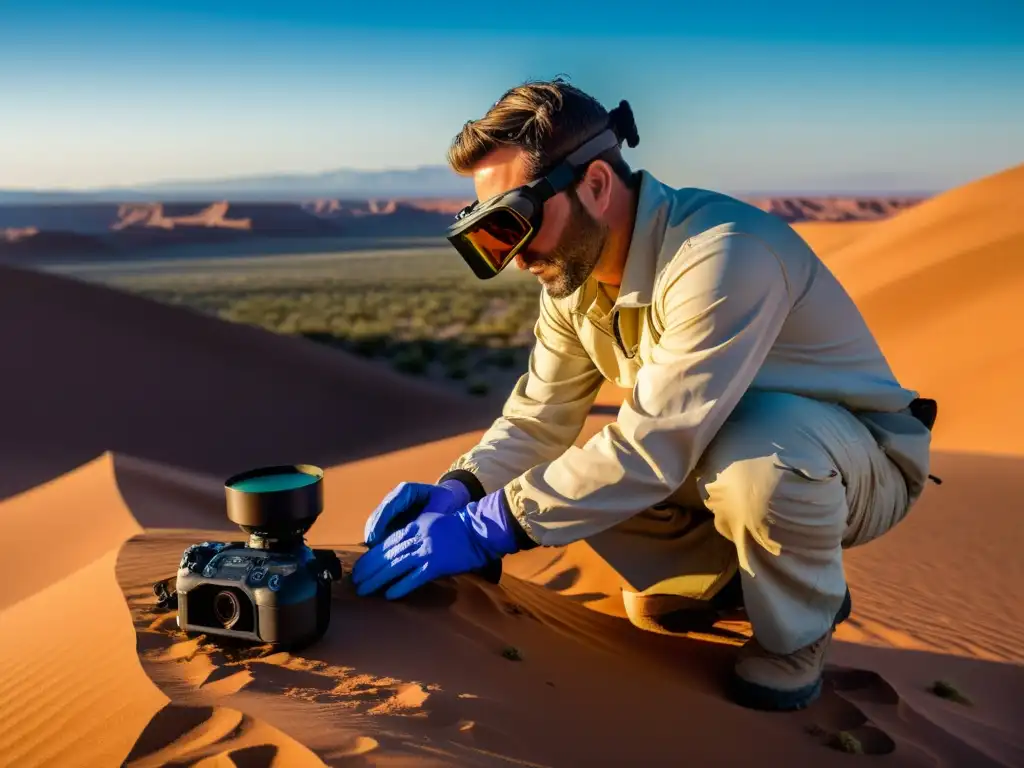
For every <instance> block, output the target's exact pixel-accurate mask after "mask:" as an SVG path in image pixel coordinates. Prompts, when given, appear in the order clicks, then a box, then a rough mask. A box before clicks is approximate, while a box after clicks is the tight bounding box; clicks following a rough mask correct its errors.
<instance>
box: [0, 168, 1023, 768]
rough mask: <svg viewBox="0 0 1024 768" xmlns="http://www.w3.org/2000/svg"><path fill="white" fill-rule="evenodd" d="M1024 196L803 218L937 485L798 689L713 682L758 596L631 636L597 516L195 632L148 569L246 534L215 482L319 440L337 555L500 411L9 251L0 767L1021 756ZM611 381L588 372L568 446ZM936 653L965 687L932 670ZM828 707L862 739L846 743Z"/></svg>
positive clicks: (968, 194)
mask: <svg viewBox="0 0 1024 768" xmlns="http://www.w3.org/2000/svg"><path fill="white" fill-rule="evenodd" d="M1022 192H1024V176H1022V175H1021V174H1020V173H1019V172H1013V173H1008V174H1001V175H997V176H995V177H990V178H989V179H982V180H979V181H978V182H977V183H976V184H974V185H970V186H969V188H968V187H965V188H964V189H963V190H957V191H954V192H951V193H948V196H947V197H942V198H936V199H935V200H933V201H929V202H927V203H922V204H921V205H920V206H918V207H915V208H914V209H911V210H908V211H904V212H902V213H899V214H898V215H897V216H895V217H893V218H891V219H888V220H883V221H878V222H872V223H869V224H863V225H862V224H855V225H851V224H832V225H829V226H834V227H840V228H845V227H851V226H856V227H857V229H856V231H853V230H850V231H840V230H825V229H823V228H822V227H823V226H824V225H821V226H820V227H819V226H815V227H812V228H810V229H808V230H802V231H804V234H805V237H807V238H808V240H809V241H810V242H812V244H814V241H815V239H816V238H821V240H820V243H819V246H817V247H818V249H819V251H820V252H821V253H822V254H823V257H824V259H825V261H826V263H827V264H828V265H829V267H830V268H832V269H834V270H835V271H836V273H837V274H838V275H839V276H840V279H841V280H843V282H844V283H846V284H848V285H850V290H851V293H852V294H853V295H854V297H855V299H856V300H857V301H858V303H860V304H861V306H863V307H865V313H866V315H867V316H868V320H869V322H870V323H871V324H872V325H873V327H874V328H875V330H876V332H877V333H878V335H879V338H880V342H881V344H882V346H883V349H884V350H885V352H886V354H887V356H888V357H889V358H890V360H891V362H892V363H893V365H894V367H895V368H896V370H897V372H898V374H899V375H900V376H901V378H902V379H903V380H904V381H905V382H906V383H907V384H908V386H913V387H919V388H920V389H921V390H922V392H923V394H926V395H928V396H936V397H938V399H939V402H940V414H939V423H938V425H937V432H936V441H937V445H938V447H937V450H936V453H935V463H934V467H933V470H934V472H935V473H936V474H937V475H939V476H941V477H943V479H944V483H943V484H942V485H941V486H929V487H928V489H926V491H925V494H924V497H923V498H922V500H921V502H920V503H919V505H918V506H917V507H915V509H914V511H913V512H912V513H911V514H910V515H909V516H908V518H907V519H906V520H905V521H904V522H903V523H901V524H900V526H899V527H898V528H897V529H896V530H895V531H893V532H892V533H891V534H890V535H889V536H886V537H884V538H883V539H881V540H880V541H878V542H875V543H873V544H871V545H869V546H867V547H864V548H860V549H856V550H852V551H850V552H848V553H847V560H846V562H847V572H848V577H849V580H850V585H851V591H852V594H853V604H854V609H853V615H852V616H851V618H850V620H849V621H848V622H847V623H846V624H844V625H843V626H842V627H841V628H840V630H839V632H838V633H837V642H836V643H834V649H833V652H832V654H831V656H830V659H829V664H828V667H827V669H826V687H825V691H824V693H823V696H822V698H821V699H820V701H819V702H817V703H816V704H815V705H814V706H812V707H811V708H809V709H808V710H806V711H804V712H798V713H789V714H784V715H766V714H763V713H758V712H752V711H749V710H744V709H742V708H739V707H737V706H735V705H733V704H731V703H730V702H729V701H727V700H726V698H725V697H724V695H723V690H722V685H723V682H724V680H725V678H726V675H727V673H728V669H729V666H730V664H731V662H732V658H733V653H734V652H735V648H736V646H737V645H739V644H740V643H742V642H743V640H744V639H745V638H746V637H747V636H748V635H749V626H748V625H747V624H746V623H745V622H743V621H742V616H735V615H722V616H712V617H707V619H708V620H707V621H706V622H704V623H702V624H701V625H700V626H696V627H690V628H688V629H686V628H682V627H680V626H675V627H673V626H670V625H665V624H663V625H661V626H656V627H653V629H655V630H656V631H644V630H641V629H638V628H637V627H634V626H633V625H631V624H630V623H629V621H627V620H626V618H625V610H624V605H623V601H622V596H621V593H620V589H621V583H620V580H619V578H618V576H617V574H616V573H615V572H614V569H612V568H611V567H610V566H609V565H608V564H607V563H605V562H603V561H602V560H601V558H600V557H599V556H598V555H597V553H596V552H595V551H594V550H593V549H591V548H590V547H589V546H588V545H587V544H586V543H585V542H578V543H576V544H573V545H570V546H568V547H562V548H552V549H536V550H531V551H527V552H523V553H520V554H518V555H514V556H512V557H509V558H507V559H506V567H505V576H504V577H503V580H502V583H501V584H500V585H492V584H487V583H483V582H480V581H478V580H477V579H475V578H474V577H472V576H465V577H459V578H455V579H445V580H441V581H438V582H436V583H434V584H431V585H428V586H427V587H425V588H424V589H423V590H421V591H420V592H418V593H417V594H416V595H414V596H412V597H411V598H409V599H407V600H405V601H400V602H396V603H389V602H387V601H384V600H382V599H358V598H356V597H355V596H354V595H353V594H352V592H351V589H350V587H349V586H348V584H347V583H346V582H344V581H343V582H342V583H340V584H339V585H338V588H337V590H336V593H335V596H334V599H333V601H332V624H331V628H330V630H329V632H328V634H327V636H326V637H325V638H324V639H323V640H322V641H321V642H320V643H318V644H316V645H315V646H312V647H310V648H309V649H306V650H305V651H303V652H302V653H298V654H288V653H270V652H269V649H265V648H248V649H231V648H229V647H227V646H221V645H218V644H214V643H212V642H210V641H209V639H208V638H203V637H193V638H187V637H184V636H183V635H181V633H179V632H178V631H177V629H176V626H175V622H174V614H173V613H171V612H163V611H161V610H159V608H158V607H157V606H156V603H155V599H154V596H153V593H152V585H153V582H155V581H156V580H158V579H162V578H166V577H168V576H171V575H173V573H174V571H175V568H176V565H177V562H178V558H179V557H180V554H181V551H182V549H183V548H184V547H185V546H187V544H189V543H193V542H196V541H203V540H210V539H229V540H230V539H238V538H241V532H240V531H239V530H238V529H237V528H236V527H234V526H233V525H231V524H230V522H229V521H228V520H227V519H226V517H225V515H224V498H223V485H222V483H223V478H224V477H225V476H226V475H227V474H230V473H231V472H233V471H237V470H238V469H240V468H246V467H248V466H252V465H256V464H264V463H277V462H279V461H296V460H301V461H311V462H313V463H317V464H320V465H321V466H324V467H325V468H326V476H325V508H324V513H323V514H322V516H321V518H320V519H319V520H318V521H317V523H316V524H315V525H314V526H313V528H312V529H311V530H310V532H309V536H308V540H309V542H310V544H311V545H313V546H318V547H329V548H331V549H333V550H334V551H336V552H337V553H338V554H339V556H340V557H341V558H342V559H343V561H344V562H346V563H347V564H348V565H349V566H350V565H351V563H352V562H353V560H354V559H355V558H356V557H357V556H358V554H359V553H360V552H361V551H362V548H361V547H360V546H359V544H358V542H359V541H360V540H361V538H362V526H363V521H364V520H365V518H366V515H367V514H368V513H369V511H370V510H371V509H372V507H373V506H374V505H375V504H376V503H377V502H378V501H379V500H380V498H381V497H382V496H383V494H384V493H386V492H387V491H388V490H389V489H390V488H391V487H392V486H393V485H394V484H395V483H396V482H398V481H400V480H421V481H426V482H429V481H431V480H433V479H434V478H436V477H437V475H438V474H440V472H442V471H443V470H444V469H445V468H446V467H447V466H448V464H449V462H450V460H451V459H452V458H453V457H455V456H456V455H458V454H459V453H461V452H462V451H463V450H465V449H466V448H468V447H469V446H470V445H472V444H473V443H474V442H475V441H476V440H477V439H478V437H479V435H480V433H481V430H482V429H483V428H484V427H486V426H487V424H489V422H490V420H491V419H492V418H493V416H494V415H496V411H495V410H494V407H495V406H494V404H493V403H491V404H488V403H474V402H473V401H472V400H467V399H464V398H461V397H458V396H455V395H451V394H449V393H447V392H443V391H439V390H436V389H434V388H432V387H430V386H428V385H425V384H418V383H416V382H414V381H411V380H409V379H406V378H404V377H402V376H399V375H398V374H394V373H391V372H389V371H384V370H380V369H378V368H377V367H376V366H374V365H373V364H371V363H368V362H365V361H363V360H360V359H357V358H354V357H350V356H348V355H345V354H343V353H341V352H339V351H338V350H333V349H326V348H322V347H319V346H317V345H315V344H313V343H310V342H304V341H302V340H299V339H292V338H285V337H279V336H275V335H273V334H270V333H266V332H263V331H260V330H258V329H254V328H247V327H243V326H238V325H233V324H229V323H226V322H222V321H219V320H216V319H213V318H210V317H207V316H201V315H199V314H197V313H192V312H189V311H187V310H183V309H180V308H176V307H168V306H163V305H159V304H156V303H154V302H150V301H147V300H144V299H141V298H139V297H136V296H129V295H126V294H121V293H118V292H116V291H113V290H110V289H106V288H101V287H98V286H95V285H88V284H85V283H80V282H77V281H74V280H71V279H68V278H60V277H56V276H53V275H47V274H40V273H35V272H31V271H28V270H21V269H16V268H7V267H4V268H0V313H3V314H0V320H3V321H5V322H4V323H3V327H4V328H7V329H9V330H8V335H7V338H6V341H7V344H6V347H5V353H6V354H5V357H4V366H5V368H4V371H3V372H4V374H5V377H4V386H5V393H6V394H7V397H6V398H5V399H4V401H3V409H4V410H3V411H2V412H0V420H2V423H3V425H4V430H3V431H2V432H0V446H2V448H3V455H4V456H5V459H6V461H5V463H4V465H3V467H2V469H0V536H2V537H3V539H4V540H5V541H8V542H17V543H18V546H17V547H12V548H10V551H9V552H8V560H7V562H8V568H9V570H10V572H11V573H16V574H17V579H9V580H8V581H7V582H5V586H4V588H3V591H0V658H2V659H4V667H3V672H2V674H0V722H2V723H3V724H4V728H2V729H0V764H3V765H7V764H10V765H18V766H47V767H49V766H96V765H127V766H151V765H166V764H189V765H204V766H214V765H230V764H233V765H248V766H273V765H289V766H291V765H297V766H304V765H327V766H354V765H380V766H399V765H402V766H407V765H412V766H417V767H420V766H454V765H459V766H492V765H493V766H499V765H500V766H507V765H529V766H571V765H580V764H605V765H651V766H658V765H678V764H679V763H680V761H682V762H686V763H688V764H695V765H707V764H724V765H747V764H754V763H758V764H760V763H763V762H764V761H765V759H766V755H767V756H769V760H778V761H779V762H785V763H787V764H797V765H804V764H806V765H833V764H835V765H847V764H849V763H850V761H851V760H854V761H859V762H864V761H868V762H871V761H873V760H875V759H876V758H882V757H884V759H885V760H886V761H887V763H889V764H893V765H899V766H939V765H942V766H1016V765H1021V764H1024V735H1022V734H1021V732H1020V727H1019V725H1020V722H1021V701H1024V563H1022V561H1021V558H1020V557H1019V556H1018V555H1019V550H1020V547H1021V544H1022V529H1021V527H1020V524H1019V515H1018V514H1017V506H1018V505H1017V503H1016V499H1019V498H1020V497H1021V495H1022V493H1024V480H1022V479H1021V478H1022V477H1024V475H1022V474H1021V472H1020V469H1021V466H1022V462H1024V446H1022V445H1021V444H1020V442H1019V437H1018V434H1019V430H1017V429H1016V426H1017V424H1018V422H1017V421H1015V418H1016V417H1015V416H1014V414H1012V413H1006V412H1000V411H999V410H998V408H996V407H995V406H993V405H991V404H990V403H989V402H988V399H991V398H992V393H993V392H1006V393H1009V392H1010V391H1011V390H1012V384H1013V383H1015V382H1017V381H1020V371H1019V369H1018V368H1017V367H1016V366H1018V365H1019V364H1020V363H1019V361H1018V359H1017V358H1015V357H1014V356H1013V355H1012V354H1005V350H1007V349H1010V350H1011V351H1012V350H1014V349H1016V348H1015V347H1014V346H1013V344H1012V343H1010V342H1011V341H1012V329H1013V328H1015V327H1017V328H1019V327H1021V326H1020V324H1019V320H1020V314H1019V312H1020V310H1019V309H1018V305H1019V301H1015V300H1014V295H1015V292H1016V296H1019V295H1020V291H1021V290H1022V289H1024V273H1022V272H1020V271H1019V270H1017V269H1016V268H1015V267H1014V266H1013V264H1012V262H1013V259H1014V257H1015V255H1016V254H1017V253H1018V251H1017V249H1018V247H1019V240H1018V239H1017V238H1018V236H1019V232H1020V231H1022V230H1024V218H1016V219H1014V218H1013V216H1014V214H1015V212H1016V211H1017V210H1018V208H1017V207H1016V206H1017V202H1016V201H1019V200H1021V199H1024V195H1022V194H1021V193H1022ZM1013 195H1017V197H1012V196H1013ZM1008 196H1009V197H1012V199H1007V198H1008ZM950 200H952V201H953V202H950ZM328 208H329V206H328ZM324 212H325V213H328V212H329V211H324ZM958 212H959V213H958ZM167 215H172V216H173V215H177V214H176V213H175V212H173V211H172V212H170V213H169V214H167ZM904 217H911V218H910V219H909V221H910V223H909V224H908V223H907V219H906V218H904ZM972 222H973V224H972ZM972 226H977V227H978V228H979V229H980V230H984V232H979V233H977V234H975V235H972V234H971V227H972ZM941 227H945V228H946V229H945V230H943V231H944V234H945V236H944V237H939V236H935V235H934V234H933V230H934V229H935V228H941ZM1000 227H1001V228H1000ZM915 233H916V234H915ZM918 243H921V245H920V246H918V245H917V244H918ZM915 248H916V249H917V250H915ZM904 257H905V258H906V262H905V263H904V262H903V261H902V259H903V258H904ZM979 265H981V266H983V267H984V268H983V269H977V267H978V266H979ZM868 269H870V270H872V272H871V273H870V274H868V273H867V272H868ZM911 279H912V281H913V285H916V286H920V287H921V288H920V290H921V294H920V295H919V296H915V295H914V294H912V293H910V292H908V291H907V290H906V281H907V280H911ZM901 281H902V282H901ZM963 286H970V289H971V290H970V291H964V290H962V288H963ZM900 308H902V313H901V311H900ZM1014 323H1016V325H1014ZM982 329H987V330H988V333H987V334H983V333H979V331H980V330H982ZM956 333H962V334H964V335H963V336H962V337H957V336H956V335H955V334H956ZM1007 336H1009V337H1011V338H1010V339H1009V340H1008V339H1007V338H1006V337H1007ZM951 347H952V349H950V348H951ZM943 353H946V354H943ZM1018 357H1019V356H1018ZM985 361H988V365H987V367H981V366H982V363H983V362H985ZM958 365H959V368H957V366H958ZM972 365H977V366H979V367H978V368H976V369H972V368H971V367H970V366H972ZM971 373H976V374H977V375H976V376H975V377H973V378H972V376H971V375H970V374H971ZM1000 387H1002V388H1003V389H1000ZM620 399H621V393H619V392H616V391H615V389H614V388H613V387H607V388H605V390H603V391H602V393H601V396H600V397H599V398H598V403H597V407H596V408H595V410H594V413H593V415H592V416H591V417H590V418H589V419H588V422H587V424H586V426H585V428H584V430H583V432H582V433H581V435H580V436H579V438H578V441H577V442H578V443H580V442H582V441H584V440H586V439H587V438H588V437H589V436H590V435H592V434H593V433H594V432H596V431H597V430H598V429H600V428H601V426H602V425H603V424H606V423H608V421H609V420H610V419H612V418H614V411H615V404H616V403H617V402H619V400H620ZM268 404H270V405H268ZM1000 426H1002V428H1003V429H1002V430H1000V429H999V427H1000ZM993 446H994V448H993ZM985 448H989V449H990V450H989V451H988V453H985V452H984V451H983V449H985ZM993 452H998V453H1001V454H1003V455H1001V456H998V457H996V456H992V455H990V454H991V453H993ZM940 679H941V680H948V681H949V682H950V683H951V684H952V685H953V687H955V688H956V689H957V690H958V691H960V692H961V693H962V694H964V695H965V696H967V697H968V699H969V701H968V703H958V702H956V701H950V700H946V699H943V698H940V697H938V696H936V695H935V694H933V693H931V692H930V690H929V689H930V687H931V686H932V685H933V684H934V683H935V681H936V680H940ZM840 733H843V734H845V736H844V738H848V739H849V738H852V739H853V740H855V741H856V743H857V744H858V745H859V747H860V750H861V751H862V752H863V754H862V755H859V756H858V755H847V754H843V753H842V752H841V751H839V750H837V749H836V739H837V738H838V734H840ZM734 734H735V735H739V737H736V736H734Z"/></svg>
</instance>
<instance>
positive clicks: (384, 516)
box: [363, 480, 469, 547]
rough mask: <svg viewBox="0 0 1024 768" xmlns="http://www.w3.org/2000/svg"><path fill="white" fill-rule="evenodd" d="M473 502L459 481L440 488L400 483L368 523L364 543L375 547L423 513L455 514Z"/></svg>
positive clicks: (447, 482) (443, 484)
mask: <svg viewBox="0 0 1024 768" xmlns="http://www.w3.org/2000/svg"><path fill="white" fill-rule="evenodd" d="M467 503H469V491H468V490H467V488H466V487H465V486H464V485H463V484H462V483H460V482H459V481H458V480H447V481H445V482H444V483H441V484H440V485H430V484H429V483H399V484H398V485H396V486H395V487H394V488H393V489H392V490H391V492H390V493H389V494H388V495H387V496H385V497H384V500H383V501H382V502H381V503H380V504H379V505H378V506H377V508H376V509H375V510H373V512H372V513H371V515H370V517H369V518H368V519H367V521H366V527H365V529H364V532H363V541H364V542H365V543H366V545H367V546H370V547H372V546H373V545H374V544H377V543H378V542H379V541H380V540H381V539H383V538H385V537H386V536H387V534H388V533H389V532H390V531H393V530H396V529H398V528H401V527H402V526H404V525H405V524H406V523H408V522H409V521H410V520H412V519H413V518H414V517H415V516H416V515H417V514H420V513H422V512H441V513H451V512H454V511H456V510H457V509H459V508H461V507H464V506H465V505H466V504H467Z"/></svg>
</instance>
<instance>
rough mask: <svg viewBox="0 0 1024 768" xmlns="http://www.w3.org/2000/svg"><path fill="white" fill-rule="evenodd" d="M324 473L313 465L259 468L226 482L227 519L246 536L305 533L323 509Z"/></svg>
mask: <svg viewBox="0 0 1024 768" xmlns="http://www.w3.org/2000/svg"><path fill="white" fill-rule="evenodd" d="M323 477H324V471H323V470H322V469H320V467H316V466H313V465H312V464H281V465H276V466H271V467H259V468H257V469H250V470H246V471H245V472H240V473H238V474H237V475H232V476H231V477H229V478H228V479H227V480H225V481H224V492H225V494H226V496H227V513H228V519H229V520H231V522H233V523H235V524H236V525H238V526H239V527H241V528H242V530H244V531H246V532H247V533H257V534H262V535H267V536H271V537H275V538H276V537H279V536H282V537H283V536H288V535H289V534H295V533H300V534H301V533H304V532H305V531H307V530H308V529H309V527H310V526H311V525H313V523H314V522H316V519H317V518H318V517H319V516H320V513H321V512H322V511H323V506H324V487H323Z"/></svg>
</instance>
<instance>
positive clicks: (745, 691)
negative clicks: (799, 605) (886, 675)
mask: <svg viewBox="0 0 1024 768" xmlns="http://www.w3.org/2000/svg"><path fill="white" fill-rule="evenodd" d="M851 609H852V603H851V600H850V590H849V589H847V590H846V596H845V597H844V598H843V604H842V606H841V607H840V609H839V613H837V614H836V618H835V621H834V622H833V623H832V628H831V629H830V630H829V631H828V632H826V633H825V634H824V635H823V636H822V637H821V638H819V639H818V640H815V641H814V642H813V643H811V644H810V645H807V646H804V647H803V648H800V649H798V650H796V651H794V652H793V653H788V654H778V653H772V652H771V651H769V650H767V649H765V648H764V647H762V646H761V644H760V643H759V642H757V638H756V637H752V638H751V639H750V640H748V641H747V643H746V644H745V645H744V646H743V647H742V648H741V649H740V652H739V657H738V658H737V660H736V667H735V670H734V674H733V700H734V701H735V702H736V703H737V704H739V705H741V706H744V707H748V708H750V709H762V710H772V711H777V712H781V711H788V710H795V709H803V708H804V707H806V706H807V705H809V704H811V703H812V702H813V701H814V700H815V699H817V698H818V696H820V695H821V675H822V671H823V670H824V668H825V654H826V652H827V651H828V648H829V645H831V643H832V633H833V632H835V628H836V627H837V626H838V625H839V624H841V623H843V622H844V621H846V619H847V618H848V617H849V616H850V611H851Z"/></svg>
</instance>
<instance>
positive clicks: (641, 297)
mask: <svg viewBox="0 0 1024 768" xmlns="http://www.w3.org/2000/svg"><path fill="white" fill-rule="evenodd" d="M638 174H639V176H640V191H639V195H638V196H637V206H636V219H635V220H634V222H633V234H632V236H631V238H630V241H629V251H628V252H627V254H626V266H625V269H624V271H623V273H622V285H620V286H619V295H618V298H617V299H616V300H615V303H614V304H613V305H612V307H611V311H612V312H614V311H616V310H618V309H622V308H625V307H646V306H649V305H650V303H651V297H652V295H653V293H654V279H655V276H656V274H657V267H658V254H659V253H660V252H661V246H662V242H663V240H664V237H665V223H666V221H667V218H668V212H669V207H670V204H671V199H672V198H671V190H670V189H669V188H668V187H667V186H665V185H664V184H663V183H662V182H660V181H658V180H657V179H656V178H655V177H654V176H653V175H651V173H650V172H648V171H645V170H641V171H639V172H638ZM599 295H600V292H599V291H598V285H597V281H596V280H594V279H593V278H591V279H590V280H588V281H587V282H586V283H584V284H583V285H582V286H581V287H580V289H579V291H577V295H576V302H575V306H574V308H573V311H575V312H583V313H586V312H588V311H589V309H590V308H591V307H592V306H593V304H594V302H595V301H596V300H597V298H598V296H599Z"/></svg>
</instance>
